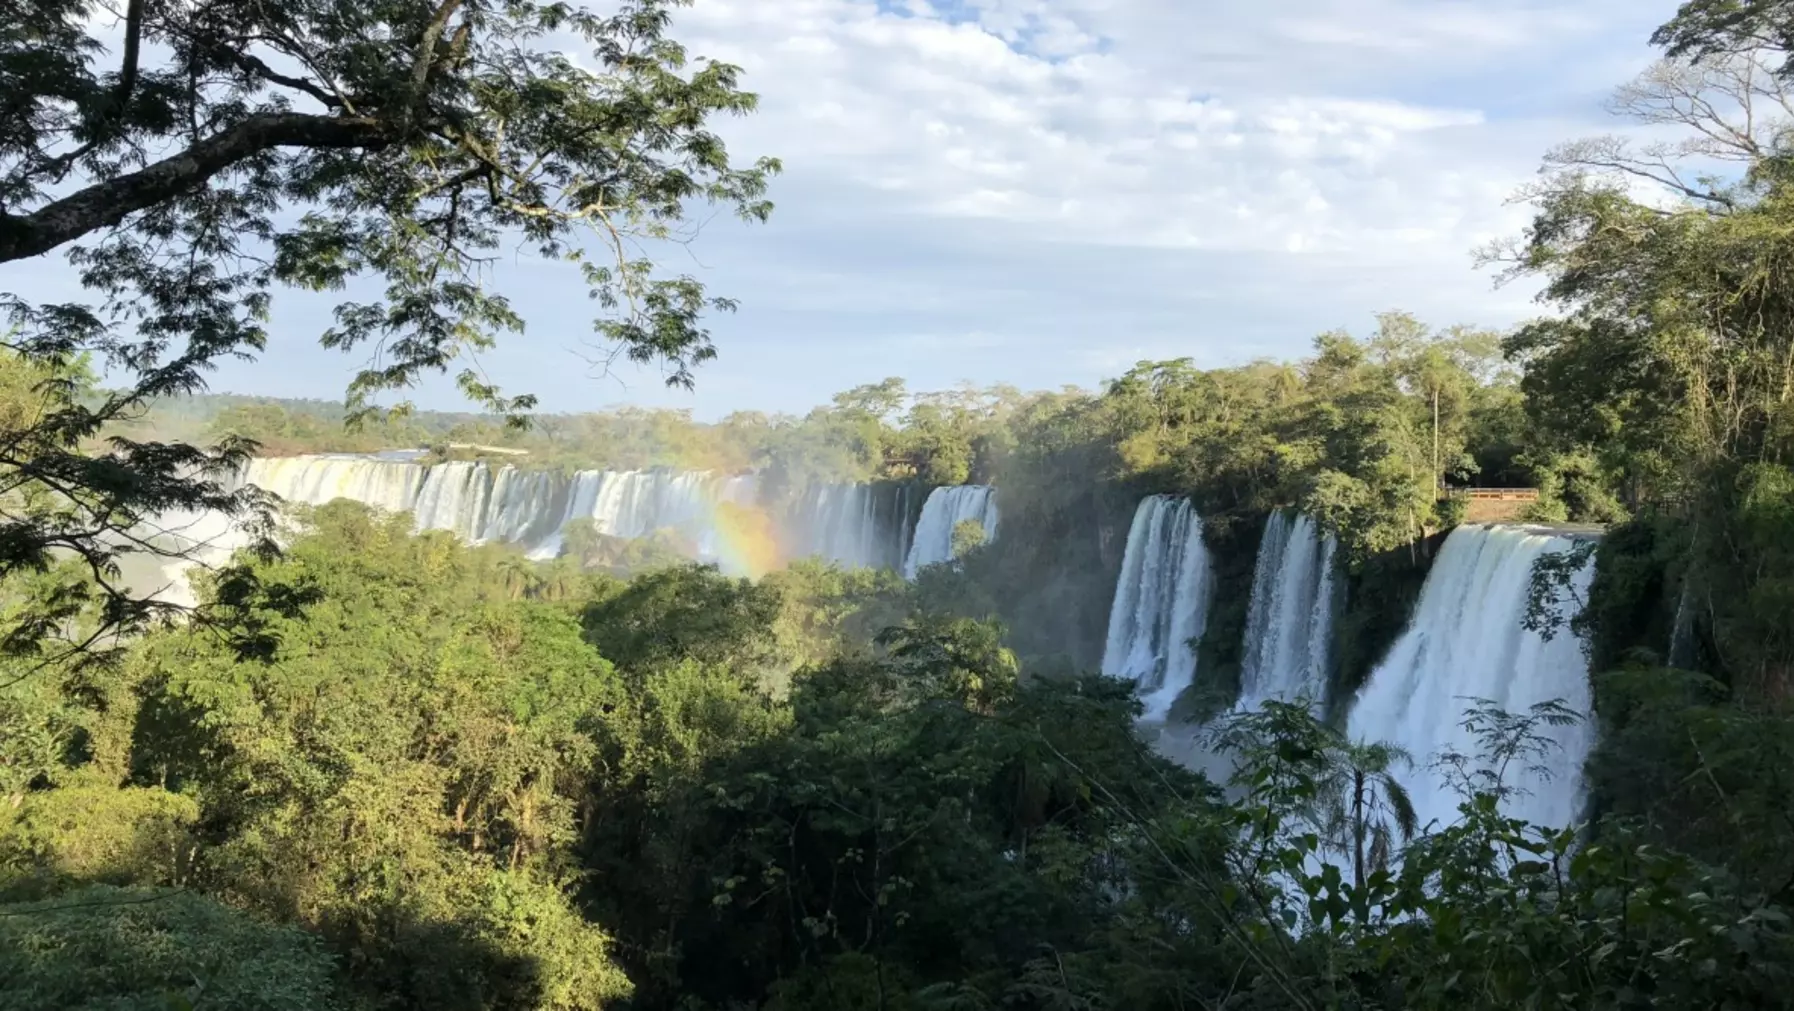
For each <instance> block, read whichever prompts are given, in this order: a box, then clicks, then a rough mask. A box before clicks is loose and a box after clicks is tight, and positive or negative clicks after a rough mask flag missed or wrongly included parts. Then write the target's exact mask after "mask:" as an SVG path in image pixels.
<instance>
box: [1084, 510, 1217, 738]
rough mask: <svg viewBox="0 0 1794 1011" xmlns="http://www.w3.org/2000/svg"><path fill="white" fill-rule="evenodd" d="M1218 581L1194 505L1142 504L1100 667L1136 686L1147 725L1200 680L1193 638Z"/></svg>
mask: <svg viewBox="0 0 1794 1011" xmlns="http://www.w3.org/2000/svg"><path fill="white" fill-rule="evenodd" d="M1213 582H1214V580H1213V575H1212V572H1211V569H1210V564H1209V557H1208V547H1207V546H1206V545H1205V544H1204V543H1203V540H1202V518H1201V517H1200V516H1197V515H1196V510H1195V508H1194V507H1192V506H1191V505H1190V502H1189V500H1187V499H1179V498H1172V497H1171V496H1169V495H1153V496H1151V497H1149V498H1147V499H1146V500H1144V501H1142V502H1141V503H1140V507H1139V508H1138V509H1137V510H1135V512H1134V524H1133V526H1132V527H1130V528H1129V530H1128V535H1127V549H1126V551H1125V553H1124V554H1123V556H1122V561H1121V578H1120V579H1119V580H1118V581H1117V582H1116V584H1115V603H1114V604H1113V606H1111V607H1110V609H1109V636H1108V642H1107V644H1106V645H1105V647H1104V649H1103V668H1102V669H1103V673H1104V674H1107V675H1108V676H1110V677H1116V678H1123V679H1125V680H1129V681H1132V682H1134V684H1135V686H1136V690H1137V691H1138V692H1139V694H1140V696H1141V698H1142V701H1143V704H1144V706H1145V713H1144V716H1143V718H1144V719H1146V720H1152V721H1160V720H1163V719H1164V718H1165V716H1166V714H1168V713H1169V712H1170V710H1171V705H1172V703H1174V702H1176V701H1177V697H1178V696H1179V695H1181V694H1182V693H1183V692H1184V690H1185V689H1186V688H1188V687H1190V685H1191V684H1192V683H1193V682H1194V681H1195V679H1196V651H1195V646H1194V643H1193V642H1192V640H1193V639H1195V638H1197V637H1198V636H1200V635H1201V634H1202V630H1203V628H1204V627H1205V626H1206V625H1207V623H1208V608H1209V600H1210V598H1211V597H1212V595H1213Z"/></svg>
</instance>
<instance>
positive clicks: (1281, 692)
mask: <svg viewBox="0 0 1794 1011" xmlns="http://www.w3.org/2000/svg"><path fill="white" fill-rule="evenodd" d="M1336 548H1337V542H1336V541H1335V539H1334V537H1333V535H1332V534H1327V533H1323V532H1322V530H1321V529H1320V527H1319V526H1317V525H1316V524H1315V522H1314V521H1313V520H1312V519H1310V518H1309V517H1307V516H1305V515H1303V514H1301V513H1291V512H1289V511H1287V510H1283V509H1279V510H1277V511H1275V512H1273V513H1272V514H1271V518H1270V520H1269V522H1267V523H1266V524H1265V532H1264V537H1263V538H1262V539H1261V540H1260V541H1259V546H1258V562H1257V565H1256V567H1255V568H1254V570H1253V573H1252V598H1251V603H1250V605H1249V607H1248V610H1247V616H1246V641H1245V649H1244V656H1243V657H1242V658H1241V667H1240V706H1241V707H1242V708H1250V707H1254V706H1255V704H1256V703H1259V702H1263V701H1264V700H1266V699H1280V700H1283V701H1291V700H1293V699H1295V698H1297V697H1305V698H1307V699H1308V700H1309V701H1311V702H1315V703H1320V702H1322V701H1324V696H1325V694H1326V690H1327V680H1328V672H1329V670H1330V669H1331V668H1330V666H1329V662H1330V659H1331V657H1330V654H1329V650H1330V649H1331V647H1332V637H1333V608H1334V599H1333V597H1334V583H1333V556H1334V552H1335V550H1336Z"/></svg>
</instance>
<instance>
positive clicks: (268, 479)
mask: <svg viewBox="0 0 1794 1011" xmlns="http://www.w3.org/2000/svg"><path fill="white" fill-rule="evenodd" d="M244 480H245V482H247V483H249V484H254V485H256V486H257V487H260V488H261V489H263V490H264V491H268V492H272V493H274V494H275V495H279V496H280V497H281V498H283V499H285V500H286V501H289V502H300V503H305V504H310V505H321V504H323V503H325V502H329V501H332V500H334V499H339V498H346V499H353V500H354V501H357V502H361V503H364V504H367V505H371V506H375V507H377V508H380V509H384V510H387V511H389V512H410V513H411V514H412V517H413V519H414V520H415V522H416V524H417V528H418V529H419V530H447V531H450V532H451V533H454V534H455V535H456V536H458V537H460V538H461V539H463V540H466V541H468V542H470V543H475V544H478V543H483V542H486V541H501V542H505V543H510V544H521V545H523V546H524V547H525V548H526V549H528V551H529V554H530V556H531V557H534V558H552V557H554V556H555V555H556V554H557V553H559V551H560V546H561V531H562V530H563V529H564V528H565V527H566V525H567V524H568V523H569V522H570V521H572V520H575V519H582V518H583V519H590V520H591V521H592V523H593V526H594V527H595V528H596V530H597V531H598V532H599V533H601V534H606V535H609V536H612V537H624V538H636V537H646V536H648V535H649V534H652V533H654V532H656V531H660V530H667V531H671V532H673V533H674V534H676V535H678V536H679V537H680V538H681V539H683V540H685V541H686V542H688V543H689V544H690V546H691V547H692V549H693V550H694V552H695V553H696V555H697V557H699V558H700V559H704V560H717V559H716V558H715V555H716V551H717V546H718V545H717V537H718V530H717V528H716V519H715V517H716V509H717V506H718V505H719V504H720V503H723V502H732V503H736V504H741V505H746V504H750V503H752V502H753V501H754V497H755V486H754V479H753V478H752V477H751V476H738V477H730V476H726V475H719V474H711V473H701V472H691V471H670V470H636V471H596V470H585V471H578V472H576V473H574V474H571V475H567V474H559V473H555V472H551V471H526V470H520V469H518V468H516V467H513V466H511V465H510V464H503V465H500V466H498V467H492V466H490V465H488V464H486V463H484V462H470V461H450V462H447V463H439V464H436V465H434V466H429V467H424V466H421V465H419V464H415V463H409V462H403V461H396V460H381V459H374V458H370V457H365V456H291V457H271V458H265V459H256V460H252V461H250V463H249V466H248V469H247V471H246V472H245V474H244Z"/></svg>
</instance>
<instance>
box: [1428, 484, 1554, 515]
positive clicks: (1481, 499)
mask: <svg viewBox="0 0 1794 1011" xmlns="http://www.w3.org/2000/svg"><path fill="white" fill-rule="evenodd" d="M1445 496H1446V497H1447V498H1454V499H1465V500H1467V505H1466V508H1465V511H1464V522H1466V523H1507V522H1512V521H1513V520H1514V519H1516V518H1518V517H1519V515H1520V514H1521V513H1522V512H1524V511H1525V510H1526V508H1527V507H1528V506H1530V505H1532V504H1533V503H1534V502H1537V501H1538V500H1539V490H1538V489H1537V488H1447V489H1445Z"/></svg>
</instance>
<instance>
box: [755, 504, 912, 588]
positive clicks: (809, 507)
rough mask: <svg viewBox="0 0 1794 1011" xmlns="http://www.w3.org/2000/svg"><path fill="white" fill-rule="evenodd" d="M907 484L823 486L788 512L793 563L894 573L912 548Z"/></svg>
mask: <svg viewBox="0 0 1794 1011" xmlns="http://www.w3.org/2000/svg"><path fill="white" fill-rule="evenodd" d="M911 494H912V491H911V488H910V486H909V485H907V484H901V485H899V484H884V485H868V484H819V485H815V486H812V487H811V488H809V489H808V490H806V491H804V492H803V493H802V494H801V495H800V496H799V498H798V501H797V502H796V503H794V504H793V506H792V508H791V509H790V510H789V520H788V522H787V524H786V525H787V528H788V529H787V531H786V540H787V541H788V542H789V543H790V545H791V547H792V554H793V556H795V557H807V556H812V555H814V556H817V557H820V558H825V559H827V560H829V561H832V562H839V563H840V564H842V565H846V566H850V567H855V568H880V569H896V568H900V567H901V566H902V565H903V560H904V558H905V557H906V556H907V555H908V553H909V544H910V540H909V539H910V534H911V526H910V516H911V515H912V514H911V512H910V496H911Z"/></svg>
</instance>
